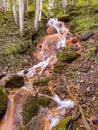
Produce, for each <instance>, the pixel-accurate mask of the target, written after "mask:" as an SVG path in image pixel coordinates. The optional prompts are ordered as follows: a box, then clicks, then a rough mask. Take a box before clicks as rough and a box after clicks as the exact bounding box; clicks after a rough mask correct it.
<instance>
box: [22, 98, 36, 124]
mask: <svg viewBox="0 0 98 130" xmlns="http://www.w3.org/2000/svg"><path fill="white" fill-rule="evenodd" d="M37 112H38V104H37V98H36V97H33V96H29V97H28V98H27V100H26V102H25V105H24V107H23V111H22V116H23V123H24V124H25V125H26V124H27V123H28V122H29V121H30V120H31V119H32V117H33V116H35V115H36V114H37Z"/></svg>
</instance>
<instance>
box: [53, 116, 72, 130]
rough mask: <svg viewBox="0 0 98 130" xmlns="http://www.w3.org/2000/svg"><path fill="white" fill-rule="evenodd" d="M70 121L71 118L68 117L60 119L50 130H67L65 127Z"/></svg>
mask: <svg viewBox="0 0 98 130" xmlns="http://www.w3.org/2000/svg"><path fill="white" fill-rule="evenodd" d="M70 121H71V117H70V116H68V117H66V118H64V119H62V120H61V121H60V122H59V123H58V124H57V125H56V126H55V127H54V128H53V129H52V130H67V125H68V123H69V122H70Z"/></svg>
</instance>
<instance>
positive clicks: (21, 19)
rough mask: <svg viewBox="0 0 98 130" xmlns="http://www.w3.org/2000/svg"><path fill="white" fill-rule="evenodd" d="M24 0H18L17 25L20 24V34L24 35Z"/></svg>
mask: <svg viewBox="0 0 98 130" xmlns="http://www.w3.org/2000/svg"><path fill="white" fill-rule="evenodd" d="M24 2H25V1H24V0H19V26H20V36H21V37H23V35H24Z"/></svg>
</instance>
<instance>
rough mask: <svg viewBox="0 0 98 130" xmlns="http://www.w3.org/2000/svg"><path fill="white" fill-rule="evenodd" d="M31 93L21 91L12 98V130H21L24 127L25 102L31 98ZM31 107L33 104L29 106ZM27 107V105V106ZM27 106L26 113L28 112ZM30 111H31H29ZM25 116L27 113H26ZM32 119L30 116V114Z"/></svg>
mask: <svg viewBox="0 0 98 130" xmlns="http://www.w3.org/2000/svg"><path fill="white" fill-rule="evenodd" d="M31 96H32V95H31V92H30V91H29V90H25V89H21V90H20V91H18V93H17V94H16V95H15V96H14V99H13V101H14V110H13V111H14V113H13V121H12V125H11V127H12V130H22V128H23V127H24V120H23V110H24V106H25V104H26V101H27V99H28V98H29V97H31ZM31 105H33V104H31ZM27 106H28V105H27ZM30 108H31V109H32V107H30V106H29V110H28V112H30ZM31 111H32V110H31ZM26 114H27V113H26ZM30 114H31V113H29V115H30ZM31 117H32V114H31Z"/></svg>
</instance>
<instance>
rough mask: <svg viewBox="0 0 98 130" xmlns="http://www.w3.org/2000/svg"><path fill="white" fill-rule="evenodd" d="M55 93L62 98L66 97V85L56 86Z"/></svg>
mask: <svg viewBox="0 0 98 130" xmlns="http://www.w3.org/2000/svg"><path fill="white" fill-rule="evenodd" d="M55 93H57V94H58V95H59V96H60V98H64V97H65V95H66V87H65V86H58V87H56V88H55Z"/></svg>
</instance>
